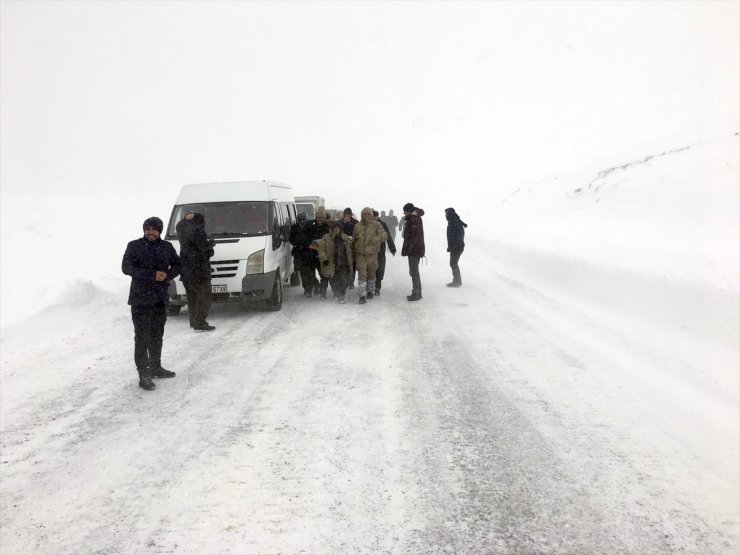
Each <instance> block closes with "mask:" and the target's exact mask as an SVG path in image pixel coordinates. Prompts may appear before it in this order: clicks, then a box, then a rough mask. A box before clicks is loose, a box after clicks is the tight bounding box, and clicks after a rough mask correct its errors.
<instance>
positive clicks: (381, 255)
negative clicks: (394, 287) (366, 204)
mask: <svg viewBox="0 0 740 555" xmlns="http://www.w3.org/2000/svg"><path fill="white" fill-rule="evenodd" d="M373 217H374V218H375V221H377V222H380V225H382V226H383V229H384V230H385V234H386V235H387V236H388V239H386V240H385V241H383V242H382V243H381V244H380V250H379V251H378V269H377V270H376V272H375V294H376V295H380V287H381V285H382V284H383V277H384V276H385V244H386V243H388V250H390V251H391V254H392V255H393V256H396V244H395V243H394V242H393V236H392V234H391V232H390V228H389V226H388V224H387V223H385V222H384V221H383V220H382V219H381V218H380V217H379V216H378V211H377V210H373ZM392 229H395V226H394V227H393V228H392Z"/></svg>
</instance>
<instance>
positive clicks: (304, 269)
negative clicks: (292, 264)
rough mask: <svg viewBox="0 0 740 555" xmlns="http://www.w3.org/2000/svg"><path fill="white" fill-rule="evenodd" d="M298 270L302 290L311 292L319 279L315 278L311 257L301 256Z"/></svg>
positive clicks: (314, 266) (314, 268) (314, 267)
mask: <svg viewBox="0 0 740 555" xmlns="http://www.w3.org/2000/svg"><path fill="white" fill-rule="evenodd" d="M298 270H299V271H300V273H301V285H303V290H304V291H306V292H308V293H313V291H314V288H315V287H316V285H318V283H319V280H317V279H316V265H315V264H314V260H313V259H312V258H302V259H301V262H300V267H299V268H298Z"/></svg>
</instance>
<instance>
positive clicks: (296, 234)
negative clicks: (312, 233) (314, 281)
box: [289, 212, 313, 292]
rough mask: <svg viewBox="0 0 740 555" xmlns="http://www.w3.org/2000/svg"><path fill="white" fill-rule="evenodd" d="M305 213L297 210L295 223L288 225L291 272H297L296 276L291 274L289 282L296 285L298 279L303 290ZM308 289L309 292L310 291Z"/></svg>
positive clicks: (306, 244) (305, 248) (306, 245)
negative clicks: (290, 246) (291, 246)
mask: <svg viewBox="0 0 740 555" xmlns="http://www.w3.org/2000/svg"><path fill="white" fill-rule="evenodd" d="M307 225H308V222H307V221H306V213H305V212H299V213H298V215H297V216H296V223H294V224H293V225H292V226H291V227H290V238H289V241H290V244H291V245H293V248H292V249H291V251H290V254H291V255H293V273H294V274H297V275H298V277H297V278H294V277H293V276H291V280H290V284H291V285H293V284H295V285H298V281H300V282H301V283H303V288H304V292H305V290H306V284H305V281H304V280H303V265H304V264H305V263H306V261H307V258H308V240H307V238H306V226H307ZM311 291H313V285H311ZM311 291H309V292H311Z"/></svg>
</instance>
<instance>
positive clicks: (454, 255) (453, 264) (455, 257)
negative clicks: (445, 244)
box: [450, 251, 463, 285]
mask: <svg viewBox="0 0 740 555" xmlns="http://www.w3.org/2000/svg"><path fill="white" fill-rule="evenodd" d="M462 253H463V251H450V268H452V283H456V284H458V285H462V278H461V277H460V266H458V265H457V263H458V261H459V260H460V257H461V256H462Z"/></svg>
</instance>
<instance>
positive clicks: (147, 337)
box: [121, 217, 181, 391]
mask: <svg viewBox="0 0 740 555" xmlns="http://www.w3.org/2000/svg"><path fill="white" fill-rule="evenodd" d="M143 227H144V236H143V237H141V238H139V239H135V240H133V241H130V242H129V244H128V245H127V246H126V252H125V253H124V254H123V261H122V262H121V271H122V272H123V273H124V274H126V275H127V276H131V287H130V289H129V295H128V304H129V305H131V320H133V323H134V363H135V364H136V371H137V372H138V373H139V387H140V388H142V389H144V390H146V391H151V390H152V389H154V388H155V385H154V382H152V378H173V377H175V373H174V372H170V371H169V370H166V369H164V368H162V338H163V336H164V325H165V323H166V322H167V303H168V302H169V292H168V290H169V285H170V281H172V280H173V279H175V278H176V277H177V276H178V275H180V270H181V265H180V257H179V256H178V255H177V251H175V247H173V246H172V243H170V242H169V241H164V240H163V239H161V238H160V235H161V234H162V229H163V228H164V224H163V223H162V220H160V219H159V218H157V217H152V218H147V219H146V220H145V221H144V226H143Z"/></svg>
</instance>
